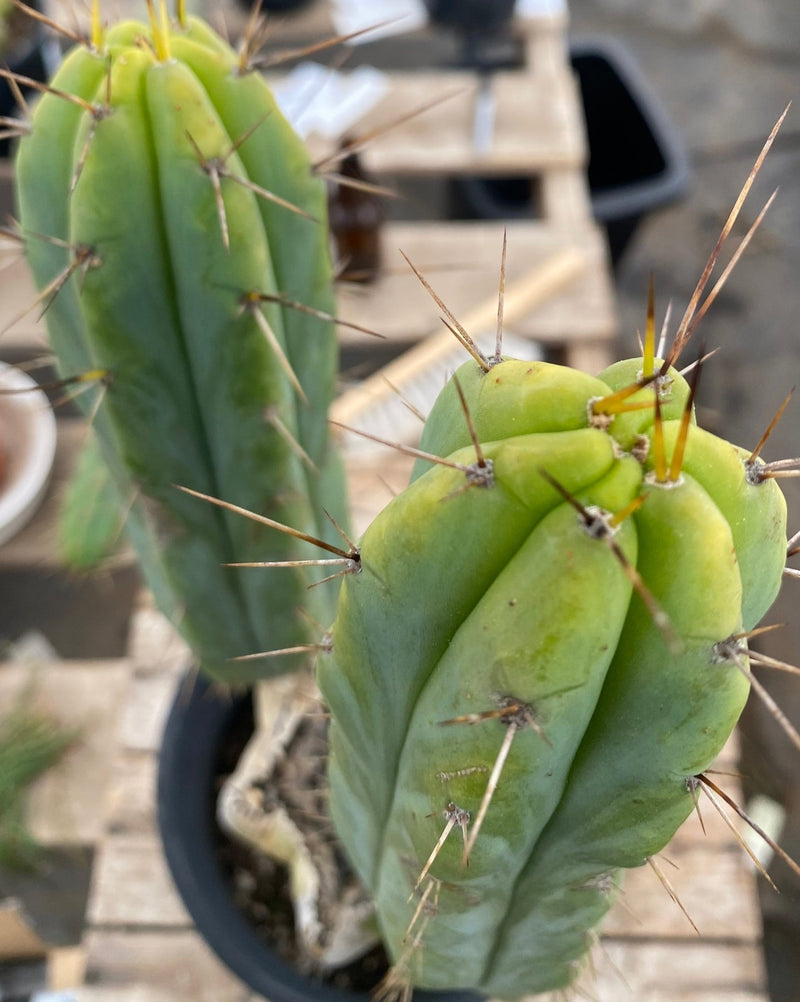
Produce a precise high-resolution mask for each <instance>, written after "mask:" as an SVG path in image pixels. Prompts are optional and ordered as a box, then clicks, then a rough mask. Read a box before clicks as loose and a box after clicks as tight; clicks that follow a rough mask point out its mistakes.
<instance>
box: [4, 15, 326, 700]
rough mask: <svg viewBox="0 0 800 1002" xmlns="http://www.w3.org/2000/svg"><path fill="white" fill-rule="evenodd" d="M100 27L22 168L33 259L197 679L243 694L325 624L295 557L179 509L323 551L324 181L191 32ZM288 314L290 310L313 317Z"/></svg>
mask: <svg viewBox="0 0 800 1002" xmlns="http://www.w3.org/2000/svg"><path fill="white" fill-rule="evenodd" d="M151 14H152V16H151V23H150V24H149V25H146V24H139V23H134V22H125V23H122V24H118V25H116V26H114V27H113V28H111V29H110V30H109V31H108V32H104V31H102V30H101V29H100V27H99V15H98V14H97V12H95V22H94V31H93V39H92V42H91V44H87V45H85V46H77V47H76V48H74V49H73V50H72V51H71V52H70V53H69V54H68V55H67V57H66V59H65V61H64V63H63V64H62V66H61V68H60V69H59V71H58V73H57V75H56V77H55V79H54V80H53V81H52V85H51V88H50V89H49V90H48V91H47V92H46V93H45V94H44V95H43V96H42V98H41V100H40V101H39V102H38V105H37V107H36V110H35V113H34V115H33V122H32V128H31V133H30V135H29V136H27V137H25V138H24V139H23V140H22V141H21V143H20V146H19V152H18V156H17V163H16V173H17V181H18V201H19V214H20V222H21V226H22V231H23V234H24V236H25V237H26V244H27V255H28V260H29V262H30V265H31V267H32V269H33V273H34V276H35V278H36V281H37V284H38V285H39V287H40V289H42V290H43V292H44V295H45V301H46V302H47V303H48V304H49V305H48V309H47V314H46V316H47V323H48V330H49V333H50V338H51V342H52V346H53V348H54V350H55V352H56V355H57V357H58V364H59V367H60V370H61V372H62V374H63V375H64V376H65V377H73V376H76V375H78V374H84V373H87V372H94V373H96V374H97V375H98V377H99V378H98V386H97V389H96V390H95V391H93V392H92V393H85V394H83V395H82V397H81V398H80V399H81V402H82V403H83V404H84V405H85V411H86V413H87V414H92V415H93V421H94V425H95V427H96V430H97V432H98V435H99V437H100V441H101V447H102V452H103V455H104V457H105V460H106V462H107V463H108V465H109V467H110V469H111V471H112V473H113V478H114V481H115V484H116V488H117V492H118V494H119V498H120V504H121V506H122V507H123V508H124V509H125V510H129V515H128V518H127V523H128V529H129V532H130V535H131V538H132V539H133V541H134V543H135V545H136V548H137V550H138V555H139V558H140V561H141V564H142V567H143V569H144V572H145V575H146V578H147V580H148V582H149V584H150V585H151V587H152V589H153V591H154V592H155V594H156V597H157V599H158V600H159V603H160V604H161V606H162V607H163V608H164V609H165V611H167V613H168V614H169V615H170V616H171V618H172V619H173V620H174V621H175V622H176V624H177V625H178V626H179V627H180V628H181V629H182V631H183V632H184V634H185V636H186V638H187V639H188V641H189V642H190V644H191V645H192V646H193V648H194V650H195V652H196V654H197V656H198V659H199V661H200V663H201V665H202V667H203V668H204V669H205V670H206V671H208V672H210V673H211V674H213V675H214V676H216V677H218V678H221V679H227V680H233V679H235V680H239V681H247V680H249V679H250V678H252V677H255V676H258V675H261V674H268V673H270V672H272V671H275V670H278V669H280V670H285V669H287V668H290V667H292V665H293V663H294V664H296V663H297V659H292V658H288V659H278V660H275V659H272V660H265V661H254V662H245V663H239V664H237V665H235V666H234V665H233V664H232V663H231V662H230V659H231V658H235V657H237V656H239V655H245V654H249V653H252V652H257V651H265V650H273V649H276V648H284V647H290V646H294V645H300V644H302V643H304V642H305V641H307V640H308V636H307V634H308V630H309V627H308V624H307V620H306V619H305V618H304V617H303V616H302V615H301V614H300V613H299V611H298V610H301V609H306V610H308V611H309V612H310V613H311V615H312V617H313V618H314V619H321V620H326V618H329V617H330V615H331V611H330V609H329V607H328V606H327V605H326V602H327V601H329V596H326V595H325V593H324V589H312V590H311V591H309V590H308V588H307V585H308V584H309V581H310V580H311V578H310V577H309V572H307V570H306V569H304V568H297V569H295V570H292V571H286V570H285V569H282V570H262V571H259V572H254V571H252V570H243V569H232V568H230V567H226V566H224V565H225V564H229V563H233V562H237V561H254V560H259V559H261V560H266V559H270V560H294V559H298V558H303V557H313V556H314V555H315V554H313V553H310V552H306V550H307V549H308V548H307V546H306V544H304V543H302V542H299V541H298V540H297V539H295V538H292V537H290V536H282V537H280V539H279V540H278V541H277V542H276V539H275V536H276V534H274V533H271V532H270V531H269V530H266V529H264V528H263V527H259V526H257V525H256V524H255V523H254V522H252V521H248V520H246V519H243V518H242V517H241V516H238V515H235V514H233V513H231V512H230V511H225V510H223V509H221V508H219V507H215V506H212V505H210V504H208V503H207V502H204V501H202V500H199V499H198V498H196V497H192V496H189V495H187V494H186V493H182V492H181V491H180V490H179V489H178V487H185V488H188V489H190V490H193V491H196V492H200V493H202V494H207V495H211V496H214V497H218V498H221V499H223V500H224V501H225V502H228V503H230V504H232V505H237V506H240V507H242V508H245V509H248V510H250V511H253V512H256V513H258V514H260V515H265V516H267V517H269V518H272V519H275V520H277V521H280V522H286V523H289V524H291V525H292V526H294V527H296V528H298V529H301V530H304V531H305V532H307V533H309V534H311V535H314V536H317V537H319V536H322V537H325V538H327V537H330V536H331V534H332V533H333V529H332V527H331V525H330V523H329V521H328V520H327V519H326V517H325V515H324V514H323V509H325V510H328V511H330V512H331V513H332V514H334V515H335V516H336V517H337V518H339V519H344V516H345V511H344V509H345V502H344V486H343V477H342V475H341V472H340V470H339V468H338V461H337V457H336V455H335V454H334V452H333V450H332V448H331V444H330V442H329V438H328V431H327V423H326V418H327V409H328V405H329V403H330V400H331V399H332V396H333V391H334V379H335V375H336V370H337V346H336V339H335V331H334V327H333V324H332V323H331V322H330V321H329V320H325V319H320V318H319V314H320V313H321V314H323V315H327V316H330V315H331V313H332V310H333V293H332V278H331V265H330V259H329V248H328V231H327V224H326V199H325V188H324V182H323V180H322V179H321V178H319V177H316V176H314V174H313V172H312V170H311V168H310V165H309V161H308V157H307V154H306V150H305V148H304V146H303V144H302V142H301V141H300V140H299V139H298V138H297V136H296V135H295V134H294V133H293V132H292V130H291V128H290V127H289V125H288V124H287V123H286V121H285V120H284V119H283V117H282V116H281V114H280V111H279V110H278V109H277V107H276V105H275V103H274V100H273V98H272V95H271V93H270V91H269V89H268V87H267V85H266V84H265V82H264V81H263V79H262V78H261V77H260V76H259V75H258V74H257V73H253V72H250V71H249V67H247V66H246V65H244V60H243V58H241V57H238V56H237V55H236V54H235V53H234V52H233V51H232V50H231V49H230V47H229V46H228V45H227V44H226V43H224V42H223V41H222V40H221V39H220V38H219V37H217V36H216V35H215V34H214V33H213V32H212V31H211V30H210V29H209V28H208V26H206V25H205V24H203V23H202V22H200V21H199V20H196V19H192V18H186V17H185V16H180V17H179V19H178V21H177V22H175V23H169V22H168V19H167V17H166V15H165V12H164V10H163V9H162V10H161V11H160V14H157V13H156V12H155V11H154V10H152V9H151ZM287 303H300V304H302V305H303V306H305V307H308V308H310V310H312V311H317V314H318V315H312V313H310V312H303V311H300V310H298V309H296V308H294V307H292V306H289V305H287Z"/></svg>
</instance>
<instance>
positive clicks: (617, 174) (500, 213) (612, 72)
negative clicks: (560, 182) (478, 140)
mask: <svg viewBox="0 0 800 1002" xmlns="http://www.w3.org/2000/svg"><path fill="white" fill-rule="evenodd" d="M570 61H571V63H572V68H573V70H574V72H575V74H576V77H577V80H578V84H579V87H580V92H581V97H582V101H583V111H584V117H585V122H586V132H587V140H588V148H589V164H588V181H589V190H590V195H591V202H592V211H593V214H594V217H595V219H597V220H598V222H600V223H602V224H603V225H604V226H605V229H606V232H607V235H608V243H609V249H610V252H611V259H612V261H613V262H614V263H615V264H616V263H617V262H618V261H619V260H620V258H621V257H622V254H623V252H624V251H625V249H626V247H627V245H628V243H629V242H630V239H631V237H632V236H633V234H634V232H635V230H636V228H637V226H638V225H639V223H640V222H641V220H642V218H643V217H644V216H645V215H647V213H649V212H652V211H653V210H655V209H658V208H661V207H663V206H666V205H668V204H670V203H671V202H674V201H676V200H677V199H679V198H680V197H681V196H682V195H683V193H684V192H685V190H686V188H687V185H688V183H689V162H688V157H687V154H686V150H685V146H684V144H683V142H682V141H681V139H680V137H679V135H678V133H677V132H676V131H675V129H674V128H673V126H672V124H671V123H670V121H669V119H668V117H667V115H666V113H665V112H664V110H663V108H662V107H661V105H660V103H659V101H658V99H657V98H656V96H655V95H654V93H653V92H652V90H651V89H650V86H649V85H648V83H647V80H646V79H645V78H644V76H643V75H642V72H641V70H640V69H639V67H638V65H637V63H636V62H635V60H634V59H633V57H632V56H631V54H630V53H629V51H628V50H627V49H626V48H625V47H624V46H623V45H621V44H620V43H619V42H617V41H615V40H614V39H609V38H585V39H574V40H571V41H570ZM533 180H534V179H532V178H530V177H491V178H489V177H468V178H463V179H458V180H456V181H455V182H454V207H453V211H454V213H456V214H458V215H461V216H466V217H467V218H479V219H503V218H506V219H507V218H519V217H527V216H533V215H535V214H536V211H537V208H536V201H535V185H534V184H533V183H532V182H533Z"/></svg>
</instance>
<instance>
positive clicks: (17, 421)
mask: <svg viewBox="0 0 800 1002" xmlns="http://www.w3.org/2000/svg"><path fill="white" fill-rule="evenodd" d="M8 390H13V391H14V392H13V393H8V392H6V391H8ZM17 391H22V392H17ZM55 454H56V419H55V416H54V415H53V411H52V408H51V407H50V403H49V402H48V399H47V397H46V396H45V394H44V393H43V391H42V390H40V389H39V388H38V386H37V384H36V383H35V382H34V381H33V380H32V379H31V378H30V376H27V375H26V374H25V373H24V372H22V371H21V370H19V369H15V368H14V367H13V366H10V365H5V364H4V363H2V362H0V545H2V544H3V543H4V542H6V540H8V539H10V538H11V536H13V535H14V534H15V533H16V532H18V531H19V530H20V529H21V528H22V527H23V525H25V523H26V522H27V521H28V520H29V519H30V518H31V517H32V516H33V514H34V512H35V511H36V509H37V508H38V507H39V504H40V502H41V501H42V498H43V497H44V493H45V491H46V490H47V484H48V481H49V479H50V472H51V470H52V468H53V459H54V457H55Z"/></svg>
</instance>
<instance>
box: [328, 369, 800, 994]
mask: <svg viewBox="0 0 800 1002" xmlns="http://www.w3.org/2000/svg"><path fill="white" fill-rule="evenodd" d="M648 365H649V372H650V373H651V374H652V375H651V376H650V377H649V378H642V369H643V367H644V368H645V369H646V370H647V368H648ZM659 366H660V367H661V368H664V370H665V371H664V372H663V374H662V373H661V371H660V368H659ZM655 376H657V378H654V377H655ZM693 395H694V394H693V389H692V388H691V387H690V386H689V385H688V384H687V382H686V381H685V380H684V379H683V377H682V376H680V375H679V374H678V373H677V372H676V371H675V370H674V369H672V368H669V369H667V367H666V366H662V364H661V362H660V361H656V360H654V359H653V357H652V354H651V355H650V356H649V358H648V357H646V358H645V359H644V360H643V359H641V358H640V359H633V360H629V361H626V362H622V363H618V364H617V365H615V366H612V367H611V368H610V369H608V370H607V371H606V372H604V373H601V375H600V376H599V377H597V378H593V377H589V376H586V375H584V374H582V373H580V372H576V371H574V370H571V369H568V368H565V367H561V366H556V365H551V364H548V363H544V362H533V363H531V362H520V361H515V360H500V361H495V363H494V364H487V365H486V366H485V367H482V366H481V365H479V364H477V363H476V362H474V361H470V362H468V363H466V364H465V365H464V366H462V367H461V368H460V369H459V370H458V372H457V374H456V376H454V377H453V379H452V380H451V381H450V383H448V385H447V386H446V387H445V389H444V390H443V391H442V393H441V394H440V396H439V398H438V400H437V402H436V404H435V405H434V407H433V410H432V412H431V414H430V415H429V417H428V420H427V422H426V426H425V430H424V433H423V438H422V442H421V449H422V450H424V451H425V452H426V453H430V454H433V455H435V456H436V455H438V456H446V457H447V459H446V461H445V462H444V463H433V462H431V461H428V460H424V459H420V460H419V462H418V465H417V468H416V469H415V473H414V477H413V478H412V483H411V484H410V486H409V487H408V488H407V489H406V490H405V491H404V492H403V493H402V494H400V495H399V496H398V497H397V498H396V499H394V500H393V501H392V502H391V503H390V504H389V505H388V506H387V507H386V508H385V509H384V511H383V512H382V513H381V514H380V515H379V516H378V517H377V518H376V519H375V521H374V522H373V523H372V525H371V526H370V527H369V528H368V530H367V531H366V533H365V534H364V537H363V539H362V541H361V544H360V548H359V552H360V571H359V573H353V574H350V575H347V576H346V578H345V580H344V583H343V585H342V592H341V596H340V601H339V610H338V615H337V619H336V622H335V624H334V627H333V631H332V636H333V644H332V648H331V650H330V651H328V652H326V653H323V654H322V655H321V657H320V659H319V670H318V677H319V684H320V688H321V691H322V694H323V696H324V699H325V701H326V703H327V705H328V706H329V708H330V711H331V715H332V724H331V735H330V741H331V757H330V784H331V809H332V813H333V818H334V821H335V824H336V827H337V829H338V831H339V833H340V835H341V837H342V839H343V841H344V843H345V846H346V847H347V849H348V852H349V855H350V857H351V859H352V860H353V862H354V863H355V865H356V866H357V867H358V870H359V873H360V875H361V877H362V879H363V880H364V882H365V883H366V884H367V886H368V887H369V888H370V889H371V891H372V893H373V894H374V896H375V899H376V903H377V912H378V916H379V920H380V923H381V930H382V933H383V935H384V938H385V940H386V942H387V944H388V946H389V949H390V952H391V956H392V960H393V963H394V973H393V976H394V977H395V978H397V980H398V982H405V983H407V984H413V985H419V986H422V987H425V988H432V989H445V988H472V989H477V990H479V991H481V992H485V993H486V994H488V995H490V996H499V997H503V998H517V997H520V996H522V995H524V994H529V993H535V992H544V991H550V990H553V989H557V988H561V987H564V986H566V985H568V984H570V983H571V982H572V981H573V980H574V978H575V977H576V974H577V972H578V969H579V967H580V964H581V961H582V959H583V957H584V955H585V953H586V951H587V949H588V947H589V945H590V931H591V929H592V928H593V927H594V926H595V925H596V924H597V923H598V922H599V920H600V919H601V918H602V916H603V915H604V914H605V912H606V911H607V909H608V908H609V907H610V905H611V903H612V901H613V898H614V894H615V891H616V888H617V886H618V884H619V872H620V871H621V870H623V869H625V868H630V867H636V866H640V865H642V864H644V863H645V862H646V861H647V860H648V859H649V857H651V856H652V855H653V854H654V853H657V852H659V851H660V850H661V849H662V848H663V846H664V845H665V844H666V843H667V842H668V841H669V839H670V838H671V837H672V835H673V834H674V832H675V830H676V829H677V828H678V827H679V825H680V824H681V823H682V822H683V821H684V819H685V818H686V817H687V815H688V814H689V813H690V812H691V810H692V809H693V806H694V796H693V794H694V790H695V787H696V784H697V780H696V779H695V777H696V776H698V775H699V774H701V773H702V771H703V770H704V769H705V768H707V767H708V766H709V765H710V763H711V762H712V761H713V759H714V758H715V756H716V755H717V754H718V752H719V751H720V749H721V748H722V746H723V744H724V743H725V741H726V740H727V738H728V736H729V734H730V732H731V729H732V728H733V726H734V724H735V722H736V720H737V718H738V716H739V714H740V712H741V710H742V707H743V705H744V702H745V699H746V697H747V694H748V691H749V686H748V679H747V677H746V675H747V673H746V663H747V653H746V640H745V639H743V637H744V634H745V633H746V631H747V630H748V629H750V628H751V627H752V626H753V625H754V624H755V623H756V622H757V621H758V620H759V619H760V618H761V616H762V615H763V614H764V612H765V611H766V610H767V609H768V607H769V606H770V604H771V603H772V601H773V599H774V597H775V595H776V593H777V591H778V588H779V585H780V581H781V574H782V570H783V566H784V562H785V556H786V525H785V519H786V507H785V502H784V499H783V495H782V494H781V491H780V490H779V489H778V487H777V485H776V484H775V482H774V481H770V480H769V479H761V481H760V482H758V481H759V478H758V477H753V476H752V475H749V471H748V463H749V462H750V459H749V456H748V454H747V453H746V452H744V451H743V450H740V449H737V448H736V447H735V446H732V445H731V444H729V443H728V442H725V441H723V440H722V439H720V438H717V437H715V436H713V435H711V434H709V433H708V432H704V431H701V430H700V429H699V428H698V427H697V425H696V423H695V421H694V414H693V406H692V405H693ZM465 411H466V413H468V415H469V418H470V420H469V422H468V421H467V420H465ZM757 462H758V461H757ZM731 638H739V639H736V640H734V641H733V643H734V644H735V645H736V655H735V657H733V656H729V655H728V653H727V652H728V647H726V644H728V645H729V644H730V643H731V642H732V641H731ZM720 645H722V646H720ZM742 667H745V671H742V670H740V669H741V668H742Z"/></svg>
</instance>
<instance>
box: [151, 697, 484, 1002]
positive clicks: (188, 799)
mask: <svg viewBox="0 0 800 1002" xmlns="http://www.w3.org/2000/svg"><path fill="white" fill-rule="evenodd" d="M243 717H245V718H246V719H249V720H250V721H251V722H252V707H251V700H250V697H249V696H248V695H240V696H237V697H234V698H231V697H230V696H228V695H221V694H220V693H219V692H218V691H217V690H215V689H214V688H213V686H211V685H210V683H209V682H208V681H206V680H205V679H203V678H197V679H191V680H187V682H186V684H185V685H183V686H181V687H180V688H179V691H178V694H177V696H176V699H175V702H174V703H173V706H172V709H171V711H170V714H169V717H168V720H167V725H166V728H165V732H164V739H163V742H162V747H161V757H160V761H159V771H158V794H157V797H158V820H159V827H160V829H161V837H162V841H163V845H164V851H165V855H166V858H167V863H168V865H169V869H170V871H171V873H172V877H173V880H174V881H175V884H176V886H177V888H178V891H179V893H180V895H181V897H182V899H183V902H184V905H185V906H186V909H187V911H188V912H189V914H190V915H191V917H192V919H193V920H194V923H195V926H196V927H197V930H198V932H199V933H200V934H201V935H202V936H203V938H204V939H205V941H206V943H207V944H208V945H209V947H210V948H211V949H212V950H213V951H214V952H215V953H216V955H217V956H218V957H219V958H220V960H222V962H223V963H224V964H226V966H227V967H228V968H229V969H230V970H231V971H232V972H233V973H234V974H235V975H236V976H237V977H239V978H240V979H241V980H242V981H243V982H245V984H247V985H248V986H249V987H250V988H251V989H252V990H253V991H255V992H257V993H259V994H261V995H263V996H265V997H266V998H268V999H269V1000H270V1002H308V1000H315V1002H367V1000H368V999H369V995H368V993H367V992H363V993H361V992H355V991H345V990H342V989H340V988H336V987H332V986H330V985H328V984H325V983H323V982H320V981H317V980H312V979H310V978H308V977H306V976H305V975H303V974H300V973H299V972H298V971H296V970H294V969H293V968H292V967H291V966H290V965H289V964H287V963H286V962H285V961H284V960H283V959H282V958H281V957H279V956H278V955H277V953H276V951H275V950H274V949H272V947H271V946H270V945H269V944H268V943H267V942H266V941H265V940H264V939H262V938H261V937H260V936H259V935H258V934H257V933H256V931H255V929H254V928H253V927H252V926H251V925H250V924H249V923H248V922H247V921H246V919H245V917H244V915H243V914H242V913H241V912H240V911H239V910H238V908H237V907H236V904H235V902H234V901H233V898H232V893H231V888H230V886H229V884H228V883H227V882H226V880H225V876H224V873H223V870H222V867H221V866H220V864H219V861H218V854H217V851H216V846H217V843H218V839H219V837H220V836H219V833H218V829H217V826H216V822H215V820H214V814H215V801H216V793H217V791H216V788H215V786H216V783H217V777H218V774H219V762H220V756H221V754H222V749H223V748H224V746H225V744H226V740H227V739H228V737H229V735H230V734H231V733H232V732H233V731H234V730H235V729H236V728H237V726H240V725H241V722H242V718H243ZM414 1002H480V998H479V996H477V995H475V994H472V993H469V992H464V991H459V992H415V993H414Z"/></svg>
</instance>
